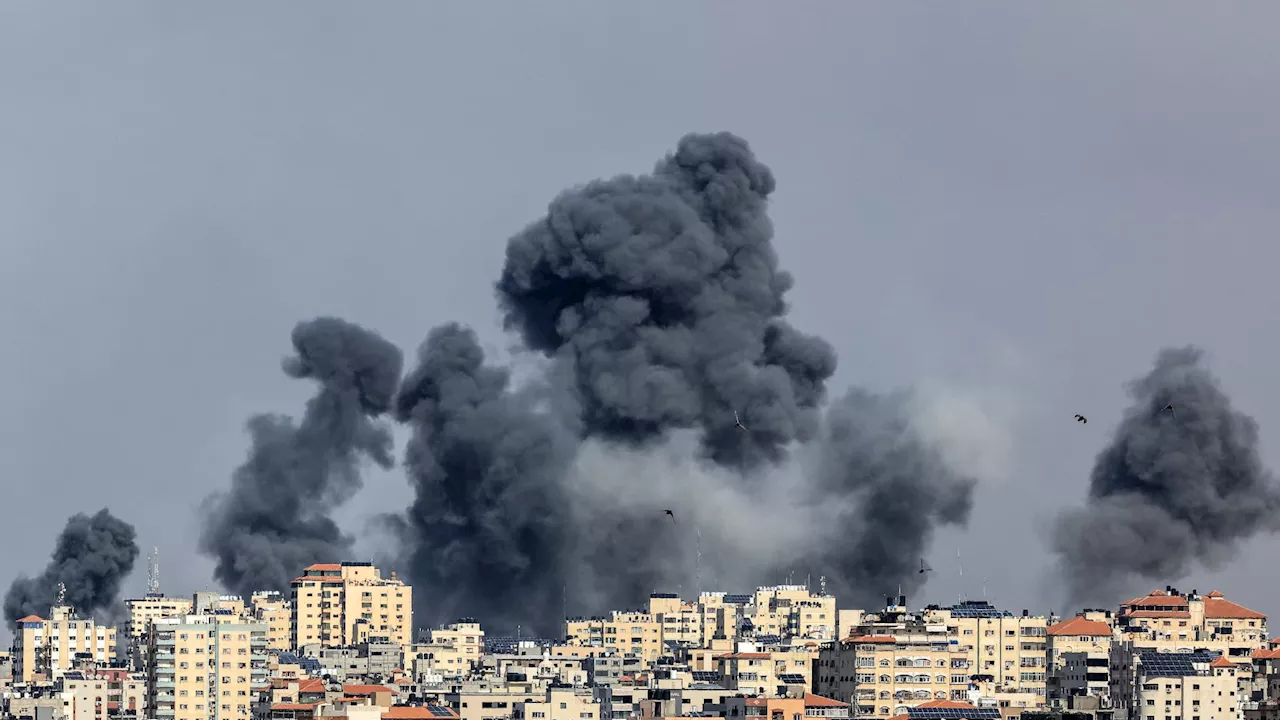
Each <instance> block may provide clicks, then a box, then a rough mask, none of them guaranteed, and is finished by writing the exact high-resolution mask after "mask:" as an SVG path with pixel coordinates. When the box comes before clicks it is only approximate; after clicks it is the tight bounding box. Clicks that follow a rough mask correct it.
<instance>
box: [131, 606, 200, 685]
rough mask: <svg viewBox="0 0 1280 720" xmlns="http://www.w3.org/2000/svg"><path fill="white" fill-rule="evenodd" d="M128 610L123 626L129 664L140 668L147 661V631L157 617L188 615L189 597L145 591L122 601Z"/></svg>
mask: <svg viewBox="0 0 1280 720" xmlns="http://www.w3.org/2000/svg"><path fill="white" fill-rule="evenodd" d="M124 604H125V608H126V609H127V610H128V612H129V620H128V623H127V625H126V626H125V631H126V632H127V633H128V634H129V637H128V652H129V666H130V667H132V668H134V669H135V670H142V669H143V668H145V667H146V663H147V632H148V631H149V629H150V627H151V621H152V620H155V619H157V618H165V617H174V616H178V615H189V614H190V613H191V598H184V597H170V596H168V595H165V594H164V593H147V594H146V595H144V596H142V597H140V598H130V599H128V600H125V601H124Z"/></svg>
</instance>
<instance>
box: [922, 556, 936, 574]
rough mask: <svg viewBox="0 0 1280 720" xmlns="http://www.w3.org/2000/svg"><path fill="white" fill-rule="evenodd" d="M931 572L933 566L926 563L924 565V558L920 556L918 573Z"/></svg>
mask: <svg viewBox="0 0 1280 720" xmlns="http://www.w3.org/2000/svg"><path fill="white" fill-rule="evenodd" d="M931 572H933V568H931V567H929V566H928V565H925V564H924V558H920V574H921V575H923V574H925V573H931Z"/></svg>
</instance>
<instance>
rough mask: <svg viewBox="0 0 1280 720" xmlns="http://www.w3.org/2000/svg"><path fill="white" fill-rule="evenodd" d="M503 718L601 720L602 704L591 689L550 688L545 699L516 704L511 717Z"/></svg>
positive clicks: (522, 719)
mask: <svg viewBox="0 0 1280 720" xmlns="http://www.w3.org/2000/svg"><path fill="white" fill-rule="evenodd" d="M503 717H511V718H512V719H513V720H600V703H599V701H598V700H596V699H595V696H594V693H592V691H591V689H590V688H550V689H548V690H547V693H546V697H545V698H544V699H542V700H537V701H533V702H530V701H526V702H521V703H516V704H515V708H514V709H513V710H512V712H511V715H510V716H505V715H504V716H503ZM485 720H489V719H485Z"/></svg>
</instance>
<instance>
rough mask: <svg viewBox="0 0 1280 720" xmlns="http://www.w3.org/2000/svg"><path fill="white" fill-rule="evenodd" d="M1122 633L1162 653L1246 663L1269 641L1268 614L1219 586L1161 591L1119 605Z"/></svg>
mask: <svg viewBox="0 0 1280 720" xmlns="http://www.w3.org/2000/svg"><path fill="white" fill-rule="evenodd" d="M1116 625H1117V628H1118V637H1119V638H1120V639H1123V640H1126V641H1129V642H1131V643H1133V645H1134V646H1135V647H1139V648H1147V649H1151V650H1158V651H1161V652H1192V651H1196V650H1203V651H1206V652H1217V653H1223V654H1225V655H1227V656H1228V657H1229V658H1231V659H1233V660H1237V661H1239V662H1247V661H1248V660H1249V657H1250V656H1251V655H1252V653H1253V651H1254V650H1255V649H1256V648H1260V647H1263V646H1265V645H1266V643H1267V616H1266V615H1264V614H1262V613H1260V612H1257V611H1256V610H1250V609H1249V608H1247V607H1244V606H1243V605H1239V604H1237V603H1234V602H1231V601H1230V600H1228V599H1227V598H1226V597H1225V596H1224V595H1223V594H1222V593H1221V592H1219V591H1217V590H1214V591H1213V592H1210V593H1209V594H1207V595H1204V596H1201V595H1199V594H1197V593H1196V591H1195V590H1192V591H1191V592H1190V593H1187V594H1185V595H1184V594H1182V593H1180V592H1178V591H1177V590H1176V589H1175V588H1172V587H1169V588H1165V589H1164V590H1156V591H1154V592H1152V593H1150V594H1148V595H1146V596H1144V597H1139V598H1134V599H1132V600H1129V601H1128V602H1125V603H1122V604H1121V605H1120V612H1119V613H1118V614H1117V615H1116Z"/></svg>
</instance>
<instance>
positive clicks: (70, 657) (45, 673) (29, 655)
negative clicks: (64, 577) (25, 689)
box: [13, 604, 116, 682]
mask: <svg viewBox="0 0 1280 720" xmlns="http://www.w3.org/2000/svg"><path fill="white" fill-rule="evenodd" d="M115 657H116V629H115V627H113V626H104V625H98V624H96V623H95V622H94V621H93V618H81V617H79V616H78V615H77V614H76V611H75V609H74V608H72V607H70V606H68V605H62V604H58V605H55V606H53V607H52V608H50V610H49V618H48V619H47V620H46V619H44V618H41V617H39V616H37V615H28V616H27V617H24V618H20V619H19V620H18V621H17V622H16V623H15V626H14V631H13V676H14V678H15V679H16V680H19V681H21V682H31V681H32V680H35V679H36V678H37V677H42V678H45V679H48V680H56V679H58V678H61V677H62V676H63V675H64V674H65V673H66V672H67V671H68V670H71V669H72V668H73V667H74V666H75V664H76V660H77V658H82V659H87V660H91V661H92V662H93V663H95V664H97V665H100V666H106V665H109V664H111V662H112V661H113V660H115Z"/></svg>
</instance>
